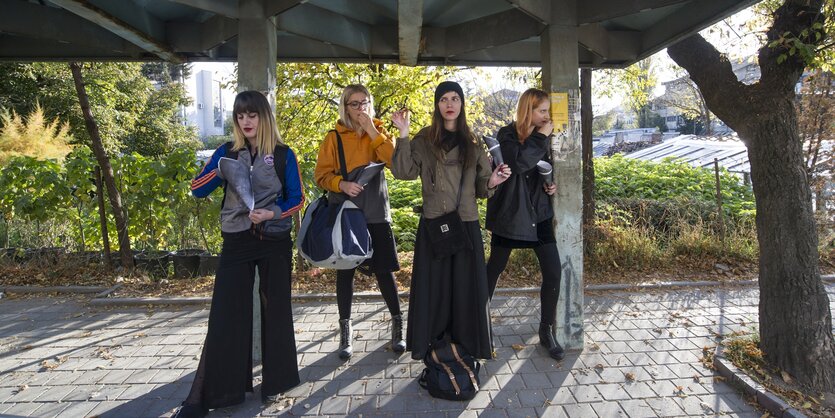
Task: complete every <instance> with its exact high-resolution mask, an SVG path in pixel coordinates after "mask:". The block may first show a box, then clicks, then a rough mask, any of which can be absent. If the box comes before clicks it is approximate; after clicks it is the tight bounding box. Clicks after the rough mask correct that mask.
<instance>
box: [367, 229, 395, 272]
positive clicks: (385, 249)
mask: <svg viewBox="0 0 835 418" xmlns="http://www.w3.org/2000/svg"><path fill="white" fill-rule="evenodd" d="M368 233H369V234H370V235H371V248H373V249H374V254H373V255H372V256H371V258H369V259H368V260H365V262H363V263H362V264H360V266H359V267H358V268H357V270H359V271H360V273H363V274H365V275H368V276H370V275H372V274H375V273H390V272H393V271H397V270H400V262H399V261H398V260H397V243H395V242H394V233H393V232H392V231H391V224H390V223H388V222H383V223H376V224H368Z"/></svg>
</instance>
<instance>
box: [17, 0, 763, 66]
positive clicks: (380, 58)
mask: <svg viewBox="0 0 835 418" xmlns="http://www.w3.org/2000/svg"><path fill="white" fill-rule="evenodd" d="M563 1H565V0H561V1H552V0H457V1H450V0H400V1H395V0H307V1H304V0H302V1H299V0H267V1H265V2H264V4H265V6H264V8H265V9H266V10H263V13H262V11H261V10H255V11H251V10H248V8H247V7H239V4H238V3H239V2H238V0H118V1H114V0H0V10H3V13H0V60H6V61H9V60H14V61H55V60H117V61H131V60H140V61H158V60H166V61H174V62H185V61H235V60H236V59H237V52H238V51H237V42H236V37H237V34H238V26H239V19H247V18H256V19H257V18H259V16H258V15H259V14H260V15H262V16H267V17H270V16H274V17H275V23H276V27H277V29H278V31H277V44H278V48H277V50H278V53H277V58H278V60H279V61H298V62H379V63H398V62H399V63H402V64H407V65H482V66H490V65H495V66H498V65H507V66H523V65H524V66H539V65H540V63H541V61H540V55H541V51H540V38H539V34H540V33H542V31H543V30H544V28H545V27H546V25H547V24H548V23H549V21H550V17H551V8H552V7H558V6H557V4H559V3H562V2H563ZM756 2H757V1H756V0H710V1H704V0H583V1H578V2H577V22H578V39H579V44H578V45H577V48H578V51H579V61H580V62H579V65H580V66H581V67H623V66H626V65H629V64H631V63H633V62H635V61H638V60H640V59H642V58H644V57H646V56H649V55H651V54H653V53H655V52H657V51H659V50H661V49H663V48H664V47H666V46H667V45H669V44H671V43H673V42H675V41H677V40H679V39H681V38H683V37H685V36H687V35H690V34H692V33H694V32H696V31H698V30H701V29H703V28H705V27H707V26H709V25H710V24H713V23H715V22H717V21H719V20H720V19H722V18H724V17H726V16H728V15H730V14H732V13H734V12H736V11H739V10H741V9H743V8H745V7H748V6H750V5H751V4H754V3H756Z"/></svg>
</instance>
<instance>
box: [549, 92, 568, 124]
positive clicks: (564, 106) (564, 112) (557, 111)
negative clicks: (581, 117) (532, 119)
mask: <svg viewBox="0 0 835 418" xmlns="http://www.w3.org/2000/svg"><path fill="white" fill-rule="evenodd" d="M551 120H552V121H553V122H554V131H559V132H565V131H566V130H568V93H551Z"/></svg>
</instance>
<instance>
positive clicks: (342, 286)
mask: <svg viewBox="0 0 835 418" xmlns="http://www.w3.org/2000/svg"><path fill="white" fill-rule="evenodd" d="M354 271H356V269H351V270H337V271H336V304H337V305H338V306H339V319H348V318H350V317H351V300H352V299H353V298H354ZM374 276H376V277H377V286H378V287H379V288H380V293H381V294H382V295H383V300H385V301H386V306H388V308H389V312H390V313H391V314H392V316H396V315H400V299H398V298H397V283H396V282H395V281H394V273H392V272H390V271H389V272H385V273H375V274H374Z"/></svg>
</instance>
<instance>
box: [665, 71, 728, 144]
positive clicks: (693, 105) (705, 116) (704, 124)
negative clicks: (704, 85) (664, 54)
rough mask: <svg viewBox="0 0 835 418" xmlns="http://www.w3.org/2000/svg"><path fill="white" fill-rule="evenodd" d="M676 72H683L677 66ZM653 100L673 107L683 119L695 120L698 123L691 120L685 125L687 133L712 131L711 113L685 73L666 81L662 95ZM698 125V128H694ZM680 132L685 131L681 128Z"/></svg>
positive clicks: (712, 117)
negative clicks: (687, 125) (688, 124)
mask: <svg viewBox="0 0 835 418" xmlns="http://www.w3.org/2000/svg"><path fill="white" fill-rule="evenodd" d="M677 72H683V70H682V69H681V68H678V71H677ZM655 102H656V103H657V104H660V105H662V106H666V107H667V108H670V109H675V110H676V111H677V112H678V113H679V114H680V115H681V116H682V117H683V118H684V119H685V120H687V121H695V120H698V121H699V122H698V124H696V123H693V122H691V125H690V126H689V127H687V129H688V131H689V132H688V133H691V134H697V135H711V134H712V133H713V129H712V125H713V119H714V118H715V116H713V113H711V111H710V109H708V108H707V104H706V103H705V98H704V96H702V92H701V91H700V90H699V87H698V86H696V83H695V82H693V80H692V79H691V78H690V77H689V76H687V75H686V74H679V77H678V78H676V79H675V80H673V81H671V82H668V83H667V89H666V91H665V92H664V94H663V95H661V96H660V97H658V98H657V99H656V100H655ZM696 127H699V129H695V128H696ZM682 133H685V132H684V131H683V130H682Z"/></svg>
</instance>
